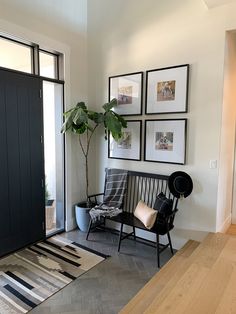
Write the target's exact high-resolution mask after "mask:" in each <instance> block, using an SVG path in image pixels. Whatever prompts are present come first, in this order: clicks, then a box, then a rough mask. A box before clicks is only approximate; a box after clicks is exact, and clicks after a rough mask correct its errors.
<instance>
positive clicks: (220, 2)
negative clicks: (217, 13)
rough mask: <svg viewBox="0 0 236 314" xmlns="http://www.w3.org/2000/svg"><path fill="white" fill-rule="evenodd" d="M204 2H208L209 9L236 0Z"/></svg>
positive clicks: (235, 0) (206, 0)
mask: <svg viewBox="0 0 236 314" xmlns="http://www.w3.org/2000/svg"><path fill="white" fill-rule="evenodd" d="M204 2H205V3H206V5H207V7H208V8H209V9H212V8H215V7H218V6H220V5H224V4H228V3H232V2H234V3H236V0H204Z"/></svg>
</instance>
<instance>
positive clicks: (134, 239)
mask: <svg viewBox="0 0 236 314" xmlns="http://www.w3.org/2000/svg"><path fill="white" fill-rule="evenodd" d="M133 233H134V240H135V241H136V234H135V227H133Z"/></svg>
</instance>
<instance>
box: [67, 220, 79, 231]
mask: <svg viewBox="0 0 236 314" xmlns="http://www.w3.org/2000/svg"><path fill="white" fill-rule="evenodd" d="M76 227H77V224H76V221H75V219H70V220H66V223H65V229H66V232H68V231H71V230H74V229H75V228H76Z"/></svg>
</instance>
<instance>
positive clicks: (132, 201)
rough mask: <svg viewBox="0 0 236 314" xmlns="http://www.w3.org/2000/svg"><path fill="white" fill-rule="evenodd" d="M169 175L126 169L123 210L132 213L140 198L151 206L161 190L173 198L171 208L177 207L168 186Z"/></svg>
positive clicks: (176, 200) (176, 201)
mask: <svg viewBox="0 0 236 314" xmlns="http://www.w3.org/2000/svg"><path fill="white" fill-rule="evenodd" d="M168 179H169V176H166V175H161V174H155V173H147V172H138V171H128V179H127V190H126V195H125V197H124V201H123V211H125V212H129V213H133V212H134V210H135V208H136V206H137V204H138V202H139V201H140V200H142V201H143V202H144V203H146V204H147V205H148V206H149V207H153V206H154V203H155V200H156V196H157V195H158V194H160V193H161V192H162V193H164V194H165V195H166V197H167V198H170V199H172V200H173V210H175V209H177V205H178V199H177V198H176V197H174V196H173V195H172V194H171V192H170V190H169V188H168Z"/></svg>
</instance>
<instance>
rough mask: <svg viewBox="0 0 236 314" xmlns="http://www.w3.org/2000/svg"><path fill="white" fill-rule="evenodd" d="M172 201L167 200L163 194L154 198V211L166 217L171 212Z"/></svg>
mask: <svg viewBox="0 0 236 314" xmlns="http://www.w3.org/2000/svg"><path fill="white" fill-rule="evenodd" d="M172 207H173V200H171V199H169V198H167V197H166V196H165V194H164V193H162V192H161V193H160V194H159V195H157V197H156V201H155V204H154V209H156V210H157V211H158V213H159V214H161V215H163V216H168V215H169V214H171V212H172Z"/></svg>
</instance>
